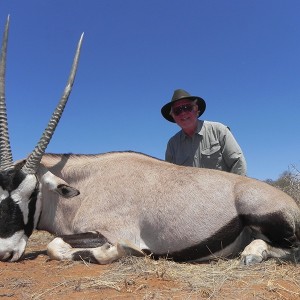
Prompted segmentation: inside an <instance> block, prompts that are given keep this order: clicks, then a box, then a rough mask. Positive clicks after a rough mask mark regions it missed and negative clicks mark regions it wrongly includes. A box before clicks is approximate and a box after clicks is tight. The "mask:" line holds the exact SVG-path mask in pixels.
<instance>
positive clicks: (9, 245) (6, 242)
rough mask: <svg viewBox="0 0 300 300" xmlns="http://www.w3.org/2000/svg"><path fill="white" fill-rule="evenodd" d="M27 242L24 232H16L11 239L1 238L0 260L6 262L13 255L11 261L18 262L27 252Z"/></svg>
mask: <svg viewBox="0 0 300 300" xmlns="http://www.w3.org/2000/svg"><path fill="white" fill-rule="evenodd" d="M27 240H28V238H27V236H26V235H25V234H24V231H23V230H20V231H18V232H16V233H15V234H14V235H12V236H11V237H9V238H5V239H2V238H0V258H1V259H2V260H5V259H7V258H8V257H10V256H11V253H13V256H12V258H11V259H10V261H16V260H18V259H19V258H20V257H21V256H22V254H23V253H24V251H25V247H26V243H27Z"/></svg>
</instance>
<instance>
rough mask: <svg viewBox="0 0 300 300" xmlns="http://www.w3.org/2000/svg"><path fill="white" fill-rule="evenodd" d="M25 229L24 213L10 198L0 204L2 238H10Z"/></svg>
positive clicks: (0, 232)
mask: <svg viewBox="0 0 300 300" xmlns="http://www.w3.org/2000/svg"><path fill="white" fill-rule="evenodd" d="M22 229H24V221H23V214H22V211H21V209H20V207H19V205H17V204H16V203H15V202H14V201H13V200H12V199H11V198H10V197H9V198H6V199H4V200H2V201H1V203H0V237H1V238H8V237H10V236H12V235H13V234H15V233H16V232H17V231H20V230H22Z"/></svg>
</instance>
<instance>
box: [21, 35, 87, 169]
mask: <svg viewBox="0 0 300 300" xmlns="http://www.w3.org/2000/svg"><path fill="white" fill-rule="evenodd" d="M82 40H83V33H82V35H81V37H80V40H79V42H78V46H77V50H76V53H75V57H74V61H73V65H72V69H71V72H70V75H69V79H68V82H67V85H66V87H65V89H64V92H63V95H62V97H61V99H60V101H59V103H58V105H57V107H56V109H55V111H54V113H53V114H52V117H51V119H50V121H49V123H48V126H47V128H46V129H45V130H44V133H43V135H42V137H41V139H40V141H39V142H38V144H37V145H36V147H35V149H34V150H33V151H32V153H31V154H30V155H29V157H28V158H27V161H26V163H25V165H24V166H23V168H22V171H23V172H24V173H26V174H34V173H36V171H37V168H38V166H39V163H40V161H41V159H42V156H43V154H44V153H45V150H46V148H47V146H48V144H49V142H50V140H51V138H52V135H53V133H54V131H55V128H56V126H57V124H58V122H59V120H60V118H61V116H62V113H63V111H64V108H65V106H66V103H67V101H68V98H69V95H70V93H71V90H72V87H73V83H74V79H75V75H76V71H77V66H78V60H79V55H80V49H81V44H82Z"/></svg>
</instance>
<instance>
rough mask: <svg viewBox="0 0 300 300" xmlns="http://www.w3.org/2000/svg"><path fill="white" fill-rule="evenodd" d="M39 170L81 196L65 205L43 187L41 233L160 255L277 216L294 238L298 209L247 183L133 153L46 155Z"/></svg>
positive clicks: (276, 194)
mask: <svg viewBox="0 0 300 300" xmlns="http://www.w3.org/2000/svg"><path fill="white" fill-rule="evenodd" d="M42 164H43V165H45V166H46V167H47V168H49V170H50V171H51V172H52V173H53V174H55V175H57V176H60V177H61V178H62V179H63V180H64V181H66V182H67V183H68V184H70V185H71V186H73V187H75V188H77V189H79V190H80V195H79V196H77V197H74V198H72V199H64V198H60V197H59V196H58V195H57V194H55V193H50V192H49V191H46V190H45V187H43V196H42V197H43V212H42V216H41V220H40V223H39V226H38V227H39V229H45V230H48V231H50V232H53V233H56V234H72V233H79V232H88V231H99V232H101V234H103V235H104V236H106V237H107V238H108V239H109V240H110V241H111V242H112V243H117V242H118V241H119V240H123V239H127V240H130V241H131V242H133V243H134V244H135V245H136V246H137V247H140V248H141V249H142V248H143V249H147V248H148V249H151V250H152V251H155V252H156V253H158V254H159V253H166V252H168V251H170V250H172V251H180V250H182V249H184V248H185V247H187V246H192V245H194V244H197V243H199V241H203V240H206V239H208V238H210V237H211V236H213V235H214V234H215V233H216V232H217V231H218V230H220V228H222V227H223V226H224V225H225V224H227V223H228V222H230V221H231V220H232V219H233V218H234V217H236V216H238V215H239V214H245V213H252V214H253V213H254V214H256V215H267V214H269V213H270V214H271V213H273V212H274V211H278V210H279V211H282V212H283V213H284V214H285V215H286V218H288V219H290V222H291V223H292V224H293V226H294V228H295V231H297V230H298V234H299V221H300V211H299V208H298V206H297V204H296V203H295V201H293V199H292V198H290V197H289V196H288V195H286V194H285V193H283V192H281V191H279V190H277V189H275V188H273V187H271V186H269V185H268V184H266V183H263V182H260V181H257V180H254V179H250V178H247V177H242V176H238V175H234V174H230V173H226V172H221V171H215V170H208V169H198V168H189V167H181V166H177V165H174V164H170V163H167V162H164V161H161V160H158V159H154V158H151V157H149V156H146V155H143V154H139V153H131V152H118V153H106V154H103V155H88V156H85V155H65V156H59V155H44V157H43V159H42ZM298 237H299V235H298ZM241 250H242V249H241ZM224 255H225V256H226V253H225V254H224Z"/></svg>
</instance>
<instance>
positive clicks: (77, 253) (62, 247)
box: [47, 233, 145, 264]
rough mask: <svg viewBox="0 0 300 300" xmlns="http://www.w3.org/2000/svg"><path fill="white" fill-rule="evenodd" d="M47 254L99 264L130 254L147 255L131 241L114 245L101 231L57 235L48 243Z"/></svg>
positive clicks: (56, 257)
mask: <svg viewBox="0 0 300 300" xmlns="http://www.w3.org/2000/svg"><path fill="white" fill-rule="evenodd" d="M73 247H74V248H73ZM47 254H48V256H49V257H50V259H54V260H74V261H76V260H77V261H78V260H82V261H87V262H90V263H98V264H109V263H111V262H113V261H116V260H118V259H119V258H121V257H124V256H128V255H133V256H144V255H145V254H144V253H143V252H142V251H141V250H140V249H139V248H137V247H136V246H135V245H133V244H131V243H130V242H129V241H120V242H119V243H117V244H116V245H113V244H112V243H110V242H109V241H108V240H107V239H106V238H105V237H104V236H103V235H101V234H100V233H83V234H75V235H68V236H62V237H57V238H55V239H54V240H53V241H51V242H50V243H49V244H48V246H47Z"/></svg>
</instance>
